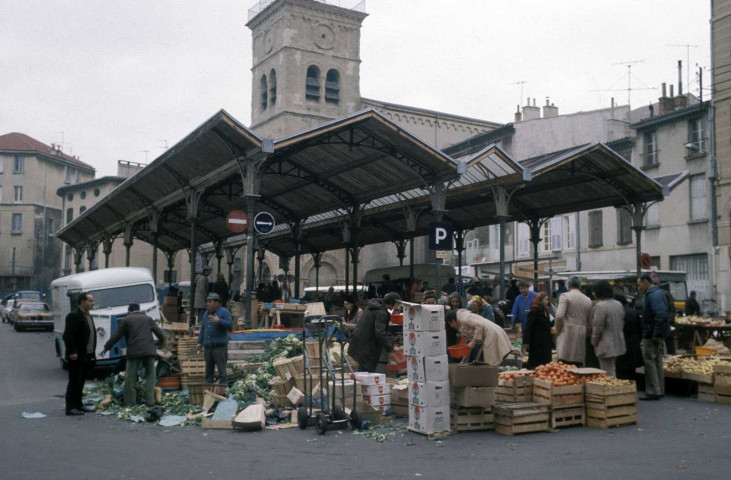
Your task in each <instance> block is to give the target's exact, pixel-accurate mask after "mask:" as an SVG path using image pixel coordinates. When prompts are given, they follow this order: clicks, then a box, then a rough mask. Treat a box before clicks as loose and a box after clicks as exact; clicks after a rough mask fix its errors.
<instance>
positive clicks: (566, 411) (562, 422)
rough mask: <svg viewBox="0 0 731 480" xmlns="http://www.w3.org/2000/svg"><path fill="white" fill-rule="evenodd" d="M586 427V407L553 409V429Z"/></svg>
mask: <svg viewBox="0 0 731 480" xmlns="http://www.w3.org/2000/svg"><path fill="white" fill-rule="evenodd" d="M584 425H586V412H585V411H584V406H583V405H581V406H574V407H557V408H551V428H553V429H556V428H564V427H573V426H579V427H583V426H584Z"/></svg>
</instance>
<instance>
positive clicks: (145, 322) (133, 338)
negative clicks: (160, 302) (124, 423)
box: [102, 303, 165, 407]
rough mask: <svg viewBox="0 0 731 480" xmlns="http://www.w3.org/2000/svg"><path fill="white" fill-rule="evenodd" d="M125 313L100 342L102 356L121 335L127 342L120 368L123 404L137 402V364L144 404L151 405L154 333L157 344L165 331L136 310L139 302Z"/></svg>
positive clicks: (152, 400)
mask: <svg viewBox="0 0 731 480" xmlns="http://www.w3.org/2000/svg"><path fill="white" fill-rule="evenodd" d="M128 311H129V314H128V315H127V316H126V317H124V318H122V319H120V320H119V324H118V325H117V330H116V331H115V332H114V334H113V335H112V336H111V338H110V339H109V340H108V341H107V343H105V344H104V350H103V351H102V357H103V356H104V355H106V353H107V352H108V351H109V350H111V349H112V347H113V346H114V344H115V343H117V342H118V341H119V340H120V339H121V338H122V337H124V338H125V340H126V341H127V367H126V369H125V371H124V403H125V405H127V406H133V405H137V392H136V391H135V385H137V370H138V369H139V368H140V364H141V365H142V366H144V367H145V404H146V405H147V406H148V407H153V406H155V378H156V375H155V352H156V351H157V346H156V345H155V341H154V340H153V338H152V335H153V334H154V335H155V336H156V337H157V339H158V341H159V343H160V345H164V344H165V334H164V333H163V331H162V329H161V328H160V327H159V326H158V325H157V324H156V323H155V320H153V319H152V318H150V317H148V316H147V315H145V314H144V313H142V312H140V305H139V304H137V303H130V305H129V310H128Z"/></svg>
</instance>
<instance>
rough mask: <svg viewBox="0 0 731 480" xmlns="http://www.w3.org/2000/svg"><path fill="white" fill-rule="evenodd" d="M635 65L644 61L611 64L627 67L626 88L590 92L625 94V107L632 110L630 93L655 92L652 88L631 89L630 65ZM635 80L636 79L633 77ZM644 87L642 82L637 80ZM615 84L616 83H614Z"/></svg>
mask: <svg viewBox="0 0 731 480" xmlns="http://www.w3.org/2000/svg"><path fill="white" fill-rule="evenodd" d="M636 63H645V61H644V60H631V61H627V62H617V63H612V65H624V66H625V67H627V88H613V89H612V88H610V89H607V90H592V92H627V107H628V108H629V109H630V110H632V106H631V105H632V91H633V90H656V88H654V87H647V86H645V87H635V88H633V87H632V65H634V64H636ZM635 78H637V77H635ZM637 80H639V81H640V83H642V84H643V85H644V82H642V80H640V79H639V78H637ZM615 83H616V82H615Z"/></svg>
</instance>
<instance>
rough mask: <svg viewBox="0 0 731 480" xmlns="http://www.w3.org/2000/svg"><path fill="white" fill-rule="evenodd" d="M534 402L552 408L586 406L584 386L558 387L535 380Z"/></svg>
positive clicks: (538, 379)
mask: <svg viewBox="0 0 731 480" xmlns="http://www.w3.org/2000/svg"><path fill="white" fill-rule="evenodd" d="M533 401H534V402H537V403H540V404H542V405H551V406H552V407H568V406H574V405H576V406H578V405H583V404H584V384H583V383H582V384H580V385H565V386H560V387H559V386H556V385H554V384H553V383H551V382H547V381H545V380H541V379H540V378H536V379H534V380H533Z"/></svg>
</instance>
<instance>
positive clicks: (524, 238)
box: [518, 223, 530, 256]
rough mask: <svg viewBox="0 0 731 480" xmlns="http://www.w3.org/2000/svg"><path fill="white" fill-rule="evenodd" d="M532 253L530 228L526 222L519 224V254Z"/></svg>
mask: <svg viewBox="0 0 731 480" xmlns="http://www.w3.org/2000/svg"><path fill="white" fill-rule="evenodd" d="M529 253H530V228H528V225H526V224H525V223H519V224H518V255H519V256H525V255H528V254H529Z"/></svg>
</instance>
